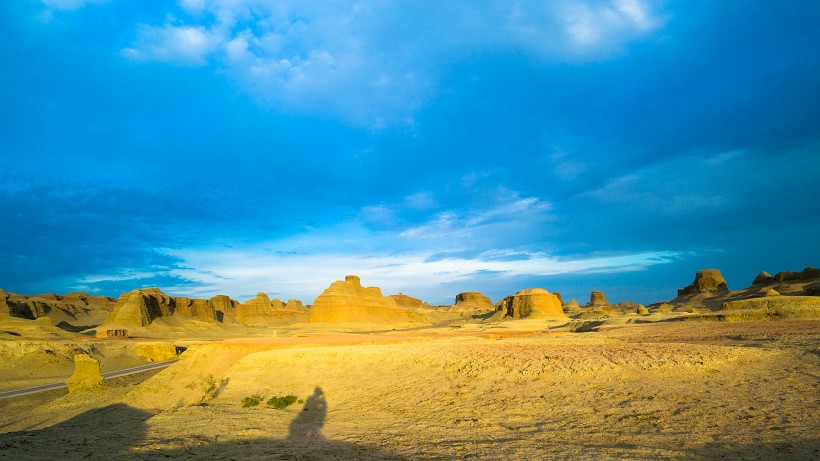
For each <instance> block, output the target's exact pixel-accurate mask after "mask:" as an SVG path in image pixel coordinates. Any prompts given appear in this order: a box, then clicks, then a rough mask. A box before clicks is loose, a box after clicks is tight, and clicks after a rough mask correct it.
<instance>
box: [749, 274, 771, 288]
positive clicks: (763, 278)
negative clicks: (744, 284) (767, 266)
mask: <svg viewBox="0 0 820 461" xmlns="http://www.w3.org/2000/svg"><path fill="white" fill-rule="evenodd" d="M773 281H774V277H772V276H771V275H770V274H769V273H768V272H766V271H762V272H761V273H759V274H757V277H755V281H754V282H752V285H768V284H770V283H772V282H773Z"/></svg>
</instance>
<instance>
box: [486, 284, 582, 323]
mask: <svg viewBox="0 0 820 461" xmlns="http://www.w3.org/2000/svg"><path fill="white" fill-rule="evenodd" d="M497 309H498V312H499V313H502V314H503V317H511V318H514V319H519V318H521V319H523V318H530V319H566V318H567V316H566V314H564V310H563V309H562V307H561V301H559V300H558V297H557V296H555V295H554V294H552V293H550V292H549V291H547V290H545V289H543V288H529V289H526V290H521V291H519V292H518V293H516V294H514V295H512V296H507V297H506V298H504V299H503V300H502V301H500V302H499V303H498V307H497Z"/></svg>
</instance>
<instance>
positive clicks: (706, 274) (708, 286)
mask: <svg viewBox="0 0 820 461" xmlns="http://www.w3.org/2000/svg"><path fill="white" fill-rule="evenodd" d="M728 292H729V287H728V286H727V285H726V280H725V279H724V278H723V274H721V273H720V270H718V269H704V270H700V271H698V272H697V273H696V274H695V281H694V282H692V284H691V285H688V286H686V287H684V288H681V289H679V290H678V296H686V295H698V294H703V293H710V294H720V293H728Z"/></svg>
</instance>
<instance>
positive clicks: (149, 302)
mask: <svg viewBox="0 0 820 461" xmlns="http://www.w3.org/2000/svg"><path fill="white" fill-rule="evenodd" d="M172 316H174V317H175V318H177V319H180V320H199V321H204V322H216V321H217V318H216V310H215V309H214V305H213V303H212V302H211V301H210V300H207V299H192V298H183V297H172V296H168V295H166V294H165V293H163V292H162V291H160V290H159V289H158V288H146V289H142V290H133V291H130V292H128V293H123V294H122V295H120V298H119V299H118V300H117V304H116V305H115V306H114V310H112V311H111V314H110V315H109V316H108V318H107V319H106V321H105V322H104V323H103V325H110V326H118V327H145V326H148V325H150V324H151V322H153V321H154V320H156V319H158V318H170V317H172Z"/></svg>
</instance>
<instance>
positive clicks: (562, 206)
mask: <svg viewBox="0 0 820 461" xmlns="http://www.w3.org/2000/svg"><path fill="white" fill-rule="evenodd" d="M817 24H820V4H818V3H817V2H812V1H783V2H766V1H756V2H755V1H739V0H738V1H721V2H714V1H685V2H684V1H652V2H649V1H641V0H612V1H561V0H557V1H552V2H537V1H532V2H528V1H520V2H509V1H491V0H487V1H469V2H466V1H455V0H454V1H451V2H433V1H423V0H419V1H413V2H393V1H389V0H385V1H373V2H342V1H319V2H312V1H310V2H304V1H302V2H297V1H287V0H283V1H264V0H180V1H156V2H153V1H152V2H145V1H125V0H110V1H105V0H42V1H34V0H20V1H11V2H7V3H6V4H4V8H3V9H2V10H0V43H2V45H0V171H2V173H3V175H2V177H3V181H0V215H1V216H3V224H2V228H0V254H2V255H3V256H4V258H3V259H4V264H2V265H0V287H3V288H5V289H6V290H8V291H12V292H20V293H42V292H67V291H74V290H81V291H89V292H93V293H102V294H108V295H112V296H116V295H118V293H119V292H121V291H126V290H130V289H133V288H136V287H142V286H159V287H161V288H163V289H164V290H165V291H166V292H168V293H171V294H177V295H190V296H212V295H215V294H218V293H223V294H228V295H230V296H232V297H234V298H237V299H240V300H244V299H247V298H249V297H251V296H253V295H254V294H255V293H256V292H258V291H265V292H267V293H269V294H270V295H271V296H272V297H279V298H283V299H284V298H299V299H302V300H303V301H305V302H306V303H311V302H312V301H313V299H314V298H315V297H316V296H317V295H318V294H319V293H320V292H321V291H322V290H323V289H324V288H325V287H327V286H328V285H329V284H330V283H331V282H333V281H334V280H337V279H340V278H342V277H343V276H344V275H345V274H349V273H353V274H358V275H360V276H361V277H362V280H363V283H364V284H366V285H377V286H380V287H381V288H382V289H383V291H384V292H385V293H386V294H388V293H397V292H404V293H407V294H410V295H413V296H417V297H421V298H423V299H425V300H427V301H429V302H431V303H434V304H439V303H441V304H444V303H450V302H452V299H453V297H454V296H455V294H456V293H458V292H461V291H470V290H480V291H483V292H484V293H485V294H487V295H489V296H490V297H492V298H493V300H494V301H495V300H498V299H499V298H501V297H504V296H506V295H509V294H512V293H514V292H516V291H518V290H520V289H523V288H529V287H543V288H546V289H548V290H550V291H558V292H561V293H562V294H563V295H564V297H565V298H566V299H569V298H577V299H578V300H579V301H581V302H582V303H583V302H585V301H586V300H587V299H588V297H589V291H590V290H592V289H602V290H604V291H605V292H606V293H607V295H608V297H609V299H610V300H612V301H620V300H636V301H638V302H644V303H649V302H653V301H660V300H667V299H671V298H672V297H674V295H675V289H676V288H678V287H681V286H684V285H686V284H688V283H689V282H691V280H692V278H693V276H694V272H695V271H696V270H698V269H701V268H707V267H716V268H720V269H721V270H722V271H723V273H724V275H725V276H726V278H727V280H728V282H729V286H730V288H741V287H745V286H747V285H748V284H749V283H751V280H752V279H753V277H754V276H755V275H756V274H757V273H758V272H759V271H761V270H766V271H769V272H771V273H774V272H778V271H782V270H801V269H803V268H804V267H805V266H808V265H818V264H820V238H818V236H820V201H818V197H820V181H819V179H820V109H818V108H819V107H820V46H818V45H817V44H818V43H820V29H818V28H817V26H816V25H817Z"/></svg>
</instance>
